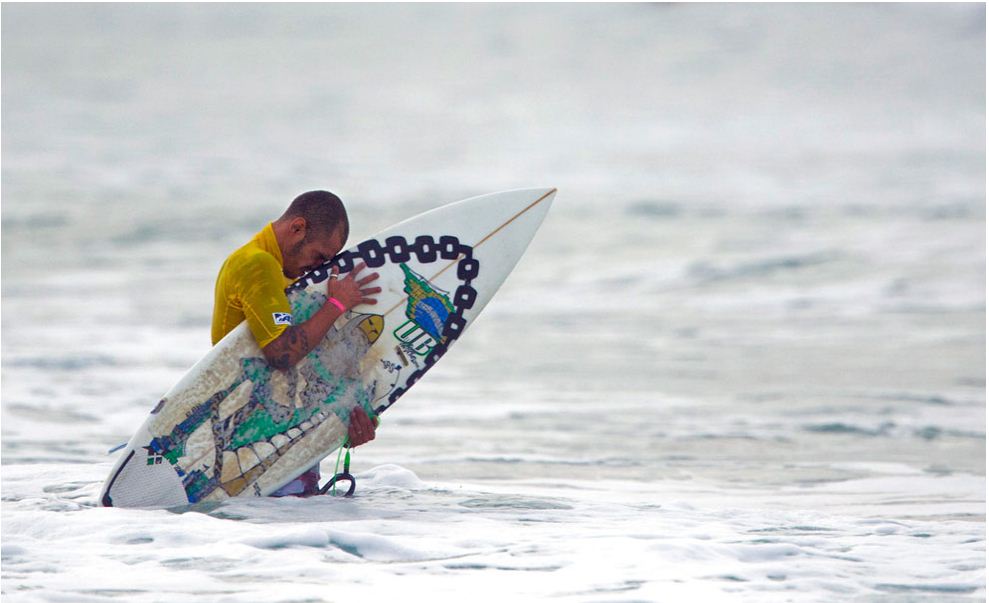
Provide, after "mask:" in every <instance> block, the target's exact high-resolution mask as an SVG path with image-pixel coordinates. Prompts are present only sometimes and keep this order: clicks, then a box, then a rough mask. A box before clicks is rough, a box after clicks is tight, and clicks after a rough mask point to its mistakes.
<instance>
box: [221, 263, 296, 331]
mask: <svg viewBox="0 0 989 603" xmlns="http://www.w3.org/2000/svg"><path fill="white" fill-rule="evenodd" d="M235 279H236V288H237V292H238V295H239V297H240V300H241V303H242V304H243V308H244V317H245V319H246V320H247V324H248V326H249V327H250V329H251V333H253V334H254V339H256V340H257V342H258V345H259V346H261V347H262V348H263V347H265V346H266V345H268V344H269V343H271V342H272V341H274V340H275V339H277V338H278V336H279V335H281V334H282V333H284V332H285V329H287V328H289V327H290V326H292V307H291V306H290V305H289V303H288V297H287V296H286V295H285V289H284V288H283V287H284V285H285V277H284V276H283V275H282V267H281V266H280V265H279V264H278V260H276V259H275V258H274V257H273V256H272V255H271V254H268V253H256V254H253V255H252V256H251V257H250V258H247V260H246V261H245V262H244V263H243V265H242V266H240V269H239V270H237V273H236V274H235Z"/></svg>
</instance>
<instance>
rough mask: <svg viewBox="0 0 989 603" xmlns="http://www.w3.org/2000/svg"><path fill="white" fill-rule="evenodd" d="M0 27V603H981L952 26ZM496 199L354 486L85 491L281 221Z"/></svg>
mask: <svg viewBox="0 0 989 603" xmlns="http://www.w3.org/2000/svg"><path fill="white" fill-rule="evenodd" d="M2 17H3V20H2V27H3V32H2V33H3V39H2V50H3V53H2V62H3V69H2V78H3V82H2V83H3V91H2V112H3V114H2V118H3V165H2V170H3V172H2V185H3V194H2V199H3V208H2V248H3V257H2V269H3V271H2V301H3V305H2V310H3V319H2V327H3V334H2V353H3V355H2V421H3V424H2V455H3V458H2V498H3V502H2V529H3V534H2V592H3V595H4V600H8V599H9V600H10V601H68V602H88V601H94V602H95V601H131V600H133V601H175V600H197V601H250V602H256V601H322V600H336V601H344V600H348V601H352V600H364V601H382V600H389V599H398V598H404V599H410V600H424V599H426V598H427V597H428V598H429V599H430V600H436V601H454V600H456V601H461V600H464V599H468V600H470V599H473V600H492V599H498V600H558V601H682V600H691V599H693V600H698V597H704V598H705V599H704V600H724V601H757V602H762V601H880V600H881V601H894V602H907V601H911V602H912V601H951V600H955V599H958V600H971V599H984V597H985V566H986V564H985V561H986V557H985V359H986V356H985V332H986V331H985V291H986V288H985V287H986V283H985V250H986V247H985V245H986V241H985V233H986V230H985V193H986V191H985V178H986V172H985V161H986V156H985V22H986V18H985V7H984V5H980V4H968V5H948V4H942V5H710V4H703V5H647V4H625V5H621V4H619V5H502V6H495V5H402V6H397V5H259V4H251V5H229V4H228V5H159V4H154V5H79V4H76V5H58V6H52V5H47V6H46V5H10V4H5V5H4V6H3V12H2ZM533 186H556V187H559V193H558V195H557V199H556V202H555V205H554V207H553V209H552V211H551V213H550V214H549V216H548V218H547V220H546V222H545V224H544V225H543V227H542V229H541V230H540V231H539V233H538V234H537V236H536V238H535V240H534V241H533V243H532V245H531V246H530V248H529V250H528V252H527V253H526V255H525V256H524V257H523V259H522V261H521V262H520V264H519V266H518V268H517V269H516V271H515V272H514V273H513V274H512V275H511V276H510V278H509V279H508V281H507V282H506V283H505V285H504V287H503V289H502V290H501V291H500V292H499V294H498V295H497V296H496V297H495V298H494V300H493V301H492V302H491V304H490V305H489V306H488V308H487V309H486V310H485V311H484V313H483V314H482V315H481V317H480V318H479V319H478V320H477V321H476V323H474V324H473V326H472V327H471V329H470V330H469V331H468V332H467V334H466V335H465V336H464V337H463V338H462V340H460V341H459V342H458V343H457V345H456V347H455V348H454V351H452V352H451V353H450V354H449V355H448V356H447V357H446V358H445V359H444V360H443V362H442V363H441V364H440V365H438V366H437V367H436V368H435V370H433V371H432V372H431V373H430V374H429V375H428V376H427V377H426V378H425V379H423V380H422V381H421V382H420V383H419V384H418V385H417V386H416V387H415V389H413V390H412V391H411V392H410V393H409V394H408V395H407V396H405V397H404V398H402V400H400V402H399V403H398V404H396V405H395V406H394V407H393V408H392V409H390V410H389V411H388V412H387V413H386V414H385V415H384V416H383V423H382V425H381V427H380V429H379V431H378V436H377V439H376V440H375V441H374V442H373V443H371V444H368V445H366V446H362V447H360V448H358V449H357V450H356V451H355V454H354V459H353V465H352V470H353V472H354V473H355V474H356V475H357V494H356V496H355V497H354V498H352V499H341V498H329V497H319V498H310V499H295V498H283V499H248V498H244V499H237V500H231V501H228V502H224V503H223V504H219V505H215V506H211V507H202V508H195V509H189V510H184V511H183V510H178V511H164V510H161V511H146V510H126V509H113V508H111V509H107V508H101V507H99V506H98V505H97V495H98V492H99V489H100V486H101V484H102V482H103V480H104V479H105V478H106V476H107V474H108V472H109V470H110V467H111V465H112V463H113V462H114V461H115V459H116V457H115V456H114V455H113V454H107V450H109V449H110V448H112V447H113V446H115V445H116V444H118V443H120V442H124V441H126V440H127V439H128V438H129V437H130V435H131V434H132V433H133V432H134V430H135V429H136V428H137V426H138V425H140V423H141V422H142V421H143V420H144V417H145V416H146V414H147V412H148V411H149V410H150V409H151V408H152V406H153V405H154V403H155V402H156V401H157V400H158V398H159V396H160V395H161V394H162V393H163V392H165V391H166V390H167V389H169V388H170V387H171V386H172V385H173V384H174V383H175V382H176V381H177V380H178V379H179V378H180V377H181V376H182V375H183V374H184V372H185V371H186V370H187V369H188V368H189V367H190V366H191V365H192V364H193V363H194V362H196V360H198V359H199V358H200V357H201V356H202V355H203V354H204V353H205V352H206V351H207V350H208V349H209V343H210V342H209V321H210V313H211V306H212V286H213V279H214V278H215V276H216V273H217V270H218V269H219V266H220V264H221V263H222V261H223V259H224V257H225V256H226V255H227V254H228V253H229V252H231V251H232V250H233V249H235V248H236V247H238V246H239V245H241V244H243V243H244V242H245V241H247V240H248V239H249V238H250V237H251V236H252V235H253V233H255V232H256V231H258V230H260V229H261V227H263V226H264V225H265V224H266V223H267V221H269V220H271V219H273V218H275V217H277V216H278V215H279V213H280V212H281V211H282V210H283V209H284V207H285V206H286V205H287V203H288V201H290V200H291V198H293V197H294V196H295V195H296V194H298V193H301V192H303V191H305V190H310V189H315V188H325V189H330V190H333V191H335V192H336V193H338V194H340V195H341V197H342V198H343V199H344V200H345V202H346V204H347V207H348V209H349V211H350V216H351V225H352V235H353V237H352V239H351V240H352V241H358V240H360V239H361V238H363V237H364V236H367V235H368V234H370V233H373V232H375V231H377V230H379V229H382V228H385V227H387V226H389V225H390V224H392V223H394V222H397V221H399V220H401V219H404V218H406V217H409V216H411V215H414V214H416V213H419V212H420V211H423V210H426V209H429V208H432V207H436V206H438V205H441V204H443V203H447V202H451V201H455V200H458V199H461V198H464V197H467V196H472V195H476V194H482V193H487V192H492V191H497V190H501V189H508V188H521V187H533ZM333 461H334V458H333V457H331V458H329V459H327V460H325V461H324V462H323V465H322V467H323V472H324V475H327V474H330V473H332V471H333V467H334V462H333Z"/></svg>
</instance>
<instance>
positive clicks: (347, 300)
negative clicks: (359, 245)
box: [212, 191, 381, 496]
mask: <svg viewBox="0 0 989 603" xmlns="http://www.w3.org/2000/svg"><path fill="white" fill-rule="evenodd" d="M349 234H350V223H349V221H348V219H347V212H346V210H345V209H344V207H343V203H342V202H341V201H340V199H339V198H338V197H337V196H336V195H334V194H333V193H330V192H327V191H310V192H308V193H303V194H301V195H299V196H298V197H296V198H295V200H294V201H292V203H291V205H289V207H288V209H287V210H285V213H284V214H282V216H281V217H280V218H278V219H277V220H275V221H274V222H271V223H270V224H268V225H267V226H265V227H264V229H262V230H261V232H259V233H258V234H256V235H255V236H254V238H253V239H251V241H250V242H248V243H247V244H246V245H244V246H243V247H241V248H240V249H238V250H237V251H235V252H233V253H232V254H230V257H228V258H227V260H226V261H225V262H224V263H223V266H222V267H221V268H220V274H219V275H218V276H217V278H216V292H215V298H214V305H213V329H212V337H213V345H216V344H217V342H219V341H220V340H221V339H223V337H224V336H225V335H226V334H227V333H229V332H230V331H231V330H233V328H234V327H236V326H237V325H239V324H240V323H241V322H243V321H245V320H246V321H247V324H248V326H249V327H250V329H251V333H253V334H254V338H255V339H256V340H257V342H258V345H259V346H261V351H262V352H263V353H264V356H265V359H267V361H268V364H270V365H271V366H272V367H274V368H276V369H279V370H288V369H290V368H292V367H293V366H295V364H296V363H297V362H299V361H300V360H301V359H303V358H304V357H305V356H306V354H308V353H309V352H310V351H312V350H313V348H315V347H316V345H317V344H319V342H320V341H322V339H323V337H324V336H325V335H326V333H327V332H328V331H329V330H330V327H331V326H333V323H334V322H335V321H336V319H337V318H339V317H340V315H341V314H343V313H344V312H346V311H347V310H349V309H350V308H352V307H354V306H356V305H358V304H376V303H377V300H376V299H374V296H375V295H376V294H378V293H380V292H381V288H380V287H367V285H368V284H369V283H371V282H372V281H374V280H375V279H377V278H378V274H377V273H376V272H375V273H371V274H369V275H367V276H364V277H363V278H359V273H360V272H361V271H362V270H363V269H364V268H365V266H364V264H360V265H358V266H356V267H355V268H354V270H353V271H352V272H351V273H350V274H348V275H347V276H346V277H345V278H342V279H340V278H337V276H338V269H337V268H336V267H334V268H333V270H332V273H331V276H330V280H329V281H327V283H328V285H327V300H326V303H325V304H323V306H322V307H321V308H320V309H319V310H317V311H316V313H315V314H313V316H312V317H311V318H310V319H309V320H307V321H305V322H303V323H301V324H293V320H292V309H291V307H290V306H289V302H288V297H286V295H285V287H287V286H288V285H290V284H291V283H292V282H293V281H294V280H295V279H298V278H299V277H300V276H302V275H303V274H304V273H306V272H307V271H309V270H312V269H313V268H316V267H318V266H319V265H321V264H323V263H324V262H326V261H327V260H329V259H330V258H332V257H333V256H335V255H336V254H338V253H339V252H340V250H341V249H343V245H344V243H345V242H346V241H347V237H348V236H349ZM374 430H375V424H374V422H373V421H372V420H371V419H370V417H368V416H367V413H365V412H364V409H363V408H361V407H359V406H358V407H356V408H354V410H353V412H351V415H350V429H349V431H348V436H349V444H350V446H351V447H353V446H360V445H361V444H364V443H366V442H369V441H370V440H373V439H374ZM318 487H319V464H317V465H316V466H315V467H313V468H312V469H310V470H309V471H307V472H306V473H303V474H302V475H301V476H299V477H298V478H297V479H296V480H295V481H293V482H291V483H289V484H288V485H286V486H285V487H283V488H282V489H280V490H278V491H277V492H275V493H274V494H273V496H285V495H295V496H308V495H310V494H315V493H316V491H317V490H318Z"/></svg>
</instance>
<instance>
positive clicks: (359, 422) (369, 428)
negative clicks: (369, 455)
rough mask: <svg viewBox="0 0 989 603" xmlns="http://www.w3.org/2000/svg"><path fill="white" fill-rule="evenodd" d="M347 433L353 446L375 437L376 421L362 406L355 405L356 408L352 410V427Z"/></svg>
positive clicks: (350, 444)
mask: <svg viewBox="0 0 989 603" xmlns="http://www.w3.org/2000/svg"><path fill="white" fill-rule="evenodd" d="M347 435H348V436H350V440H349V446H350V447H351V448H353V447H355V446H360V445H361V444H366V443H368V442H370V441H371V440H373V439H374V421H372V420H371V417H369V416H367V413H366V412H364V409H363V408H361V407H360V406H355V407H354V410H352V411H350V429H349V430H347Z"/></svg>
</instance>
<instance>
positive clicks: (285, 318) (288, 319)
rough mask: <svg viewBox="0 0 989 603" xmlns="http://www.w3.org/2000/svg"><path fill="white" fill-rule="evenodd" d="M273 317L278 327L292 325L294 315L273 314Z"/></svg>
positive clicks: (284, 313)
mask: <svg viewBox="0 0 989 603" xmlns="http://www.w3.org/2000/svg"><path fill="white" fill-rule="evenodd" d="M271 317H272V318H274V319H275V324H276V325H291V324H292V315H291V314H289V313H288V312H272V313H271Z"/></svg>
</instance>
